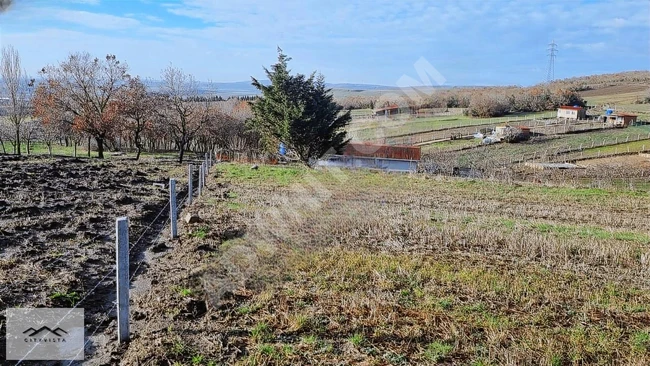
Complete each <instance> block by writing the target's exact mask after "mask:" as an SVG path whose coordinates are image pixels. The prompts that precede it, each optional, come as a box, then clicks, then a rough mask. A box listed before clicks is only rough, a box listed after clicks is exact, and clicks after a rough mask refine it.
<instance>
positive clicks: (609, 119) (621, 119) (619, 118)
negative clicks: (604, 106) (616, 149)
mask: <svg viewBox="0 0 650 366" xmlns="http://www.w3.org/2000/svg"><path fill="white" fill-rule="evenodd" d="M636 117H637V116H636V115H635V114H629V113H610V114H606V115H604V116H602V119H603V122H604V123H605V124H607V125H609V126H614V127H628V126H630V125H633V124H635V123H636Z"/></svg>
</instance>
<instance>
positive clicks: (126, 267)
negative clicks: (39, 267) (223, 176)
mask: <svg viewBox="0 0 650 366" xmlns="http://www.w3.org/2000/svg"><path fill="white" fill-rule="evenodd" d="M211 154H212V152H211V153H210V155H211ZM208 162H210V163H213V160H212V159H211V156H210V158H208V155H206V156H205V159H204V162H203V164H205V165H207V164H208ZM205 170H207V169H205ZM205 170H204V172H203V174H204V175H203V176H201V175H199V178H202V180H203V184H204V183H205V178H206V175H207V174H206V171H205ZM188 179H189V180H188V185H189V181H191V180H192V179H193V177H192V176H190V177H189V178H188ZM171 181H173V179H172V180H170V183H171ZM170 186H171V184H170ZM199 187H200V186H199ZM193 193H194V192H193V191H190V190H189V187H188V192H187V194H186V196H185V198H184V199H183V200H182V201H181V202H180V203H179V204H178V206H176V205H175V204H174V205H175V206H176V208H180V207H181V206H182V205H183V204H184V203H185V201H186V200H188V197H191V196H192V195H193ZM174 196H175V195H174ZM171 198H172V194H171V190H170V200H168V202H167V203H166V204H165V206H164V207H163V208H162V210H161V211H160V212H159V213H158V215H156V217H155V218H154V220H153V221H152V222H151V223H150V224H149V225H148V226H147V227H146V228H145V230H144V231H143V232H142V233H141V234H140V237H139V238H138V240H136V242H135V243H134V244H132V245H129V244H128V241H127V243H126V247H127V248H128V250H127V251H126V259H127V260H126V261H124V260H123V259H124V258H123V257H124V255H122V258H121V259H122V260H119V259H118V257H119V255H120V254H124V253H120V252H117V249H118V248H117V246H118V243H119V242H120V230H119V229H120V227H121V228H122V230H124V228H126V230H127V231H128V219H127V220H126V222H127V225H119V226H118V225H117V221H116V252H117V253H116V262H117V263H116V265H114V266H112V268H111V269H110V270H109V271H108V272H107V273H106V274H105V275H104V276H103V277H102V278H101V279H100V280H99V281H98V282H97V283H96V284H95V285H94V286H93V287H92V288H91V289H90V291H88V292H86V293H85V294H84V296H83V297H82V298H81V299H80V300H79V301H77V302H76V303H75V304H74V306H73V307H72V308H71V309H70V310H69V311H68V313H67V314H66V315H65V316H64V317H63V318H61V319H59V321H58V322H57V323H56V324H55V326H58V325H59V324H60V323H61V321H63V319H65V317H67V316H68V315H69V314H70V312H72V310H74V309H76V308H77V307H79V305H81V304H82V303H83V302H84V301H85V300H86V299H87V298H88V297H89V296H90V295H92V294H93V293H94V292H95V291H96V290H97V288H98V287H99V286H100V285H101V284H102V283H103V282H104V281H105V280H106V279H107V278H108V276H110V275H111V274H112V273H113V272H115V271H116V270H117V272H118V277H119V274H122V275H123V274H124V273H126V274H127V277H128V282H127V283H126V285H125V286H123V287H122V288H124V287H125V288H126V290H127V291H126V294H127V299H126V302H125V303H126V304H127V308H126V312H127V313H126V314H123V315H124V316H125V319H127V322H128V319H129V316H128V292H129V291H128V289H129V284H130V282H131V281H132V280H133V278H134V277H135V275H136V274H137V272H138V270H139V269H140V266H141V265H142V264H143V263H144V261H145V259H144V258H143V259H142V260H141V261H140V262H139V263H138V265H137V266H136V269H135V271H134V272H133V275H131V276H130V277H129V276H128V273H129V265H130V263H129V262H130V261H129V260H128V259H129V256H130V250H131V249H132V248H134V247H136V246H137V244H138V243H139V242H140V241H141V240H142V238H143V237H144V235H145V234H146V232H147V231H148V230H149V229H150V228H151V227H152V226H153V225H154V224H155V222H156V221H157V220H158V218H159V217H160V215H162V213H163V212H164V211H165V210H166V209H167V206H169V205H170V204H171V203H172V199H171ZM174 198H175V197H174ZM190 200H191V198H190ZM174 201H175V200H174ZM170 209H171V207H170ZM170 214H171V211H170ZM170 216H171V215H170ZM121 219H123V218H121ZM170 219H171V218H168V219H167V220H166V221H165V223H164V224H163V226H162V227H161V229H160V230H159V232H158V235H157V237H156V239H155V240H154V241H157V240H158V239H159V238H160V236H161V235H162V233H163V232H164V230H165V228H166V225H167V222H169V221H170ZM176 219H177V218H176ZM118 220H119V219H118ZM97 237H99V235H98V236H96V237H95V238H93V239H91V241H92V240H94V239H96V238H97ZM127 238H128V234H127ZM122 240H124V237H122ZM127 240H128V239H127ZM55 262H56V261H55ZM50 265H52V263H50V264H49V265H48V266H50ZM118 266H119V267H118ZM120 267H121V268H120ZM124 271H125V272H124ZM116 280H117V281H116V282H118V283H120V285H121V284H122V283H123V281H120V279H118V278H116ZM116 290H117V288H116ZM116 292H118V293H117V296H116V301H115V302H113V306H112V307H111V308H110V309H109V311H108V312H106V313H105V314H104V317H103V318H102V320H101V321H99V323H98V324H97V326H96V327H95V330H94V331H93V333H92V334H91V335H90V336H89V337H88V339H87V340H86V341H85V342H84V346H83V348H82V349H81V350H79V352H77V355H78V354H79V353H80V352H83V351H84V350H85V348H86V346H87V345H88V343H89V342H90V340H91V339H92V337H93V336H94V335H95V334H96V332H97V331H98V330H99V328H100V327H101V325H102V324H103V323H104V321H105V320H106V319H108V318H110V314H111V312H112V311H113V309H115V308H116V307H118V304H120V303H121V302H120V301H119V299H120V292H122V291H116ZM122 300H124V299H122ZM120 309H122V311H125V310H124V307H121V308H120V307H118V321H120V318H121V316H120V313H119V312H120ZM127 325H128V324H127ZM119 328H120V327H119V326H118V332H119V331H120V329H119ZM127 328H128V327H127ZM122 329H124V328H122ZM118 339H119V341H120V342H122V341H125V340H127V339H128V334H127V335H126V337H125V336H124V334H118ZM39 344H40V343H36V344H35V345H34V346H33V347H32V348H31V349H30V350H29V351H28V352H27V353H26V354H25V355H24V356H23V357H22V358H21V359H20V360H18V362H17V363H16V366H18V365H20V364H21V363H22V362H23V361H25V359H26V358H27V357H28V356H29V355H30V354H31V353H32V351H33V350H34V349H35V348H36V347H38V345H39ZM75 358H76V357H75ZM73 362H74V360H70V362H69V363H68V365H71V364H72V363H73Z"/></svg>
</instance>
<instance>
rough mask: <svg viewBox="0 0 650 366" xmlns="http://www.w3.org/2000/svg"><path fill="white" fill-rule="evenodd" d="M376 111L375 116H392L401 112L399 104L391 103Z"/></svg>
mask: <svg viewBox="0 0 650 366" xmlns="http://www.w3.org/2000/svg"><path fill="white" fill-rule="evenodd" d="M374 113H375V116H391V115H393V114H398V113H399V106H398V105H397V104H391V105H389V106H387V107H383V108H379V109H375V110H374Z"/></svg>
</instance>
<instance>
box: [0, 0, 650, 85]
mask: <svg viewBox="0 0 650 366" xmlns="http://www.w3.org/2000/svg"><path fill="white" fill-rule="evenodd" d="M0 1H2V0H0ZM4 1H7V0H4ZM649 19H650V1H648V0H527V1H499V0H456V1H441V0H440V1H435V0H402V1H395V0H362V1H354V0H328V1H315V0H281V1H278V0H258V1H255V0H228V1H224V0H175V1H174V0H57V1H54V0H14V1H13V4H12V5H11V7H10V8H9V9H8V10H7V11H5V12H3V13H0V45H12V46H14V47H15V48H16V49H17V50H18V51H19V52H20V54H21V57H22V60H23V65H24V67H25V69H26V70H27V72H28V73H30V74H35V75H36V74H37V73H38V70H40V69H41V68H42V67H43V66H45V65H49V64H56V63H58V62H59V61H61V60H63V59H64V58H65V57H66V56H67V55H69V54H70V53H71V52H80V51H87V52H89V53H91V54H92V55H96V56H97V57H103V56H104V55H106V54H115V55H116V56H117V57H118V59H120V60H122V61H126V62H127V63H128V65H129V66H130V73H131V74H132V75H140V76H142V77H145V78H152V79H160V74H161V71H162V69H164V68H165V67H167V66H168V65H170V64H172V65H173V66H175V67H179V68H181V69H183V70H184V71H185V72H187V73H190V74H192V75H194V76H195V78H196V79H198V80H202V81H214V82H234V81H247V80H250V77H251V76H254V77H257V78H264V71H263V67H264V66H269V65H271V64H273V63H274V62H275V61H276V58H277V53H276V49H277V47H278V46H279V47H281V48H282V49H283V50H284V52H285V53H286V54H288V55H289V56H290V57H292V61H291V62H290V68H291V69H292V70H293V71H294V72H300V73H310V72H312V71H318V72H321V73H322V74H323V75H324V76H325V78H326V81H327V82H330V83H365V84H379V85H387V86H405V85H400V84H404V83H406V84H413V85H447V86H461V85H533V84H537V83H540V82H543V81H545V80H546V77H547V68H548V63H549V62H548V55H547V54H548V50H547V49H548V47H549V46H548V45H549V43H551V42H552V41H554V42H555V43H556V44H557V48H558V51H557V57H556V61H555V78H556V79H559V78H566V77H572V76H580V75H589V74H599V73H610V72H619V71H629V70H649V69H650V21H649ZM432 70H433V71H432ZM431 75H435V77H432V76H431Z"/></svg>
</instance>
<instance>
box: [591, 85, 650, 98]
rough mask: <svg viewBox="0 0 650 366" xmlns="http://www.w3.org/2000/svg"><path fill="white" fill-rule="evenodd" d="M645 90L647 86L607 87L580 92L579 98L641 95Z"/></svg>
mask: <svg viewBox="0 0 650 366" xmlns="http://www.w3.org/2000/svg"><path fill="white" fill-rule="evenodd" d="M647 90H648V86H647V85H616V86H608V87H604V88H599V89H594V90H586V91H583V92H580V96H582V97H583V98H590V97H601V96H609V95H617V94H628V93H639V94H640V95H641V94H643V92H645V91H647Z"/></svg>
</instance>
